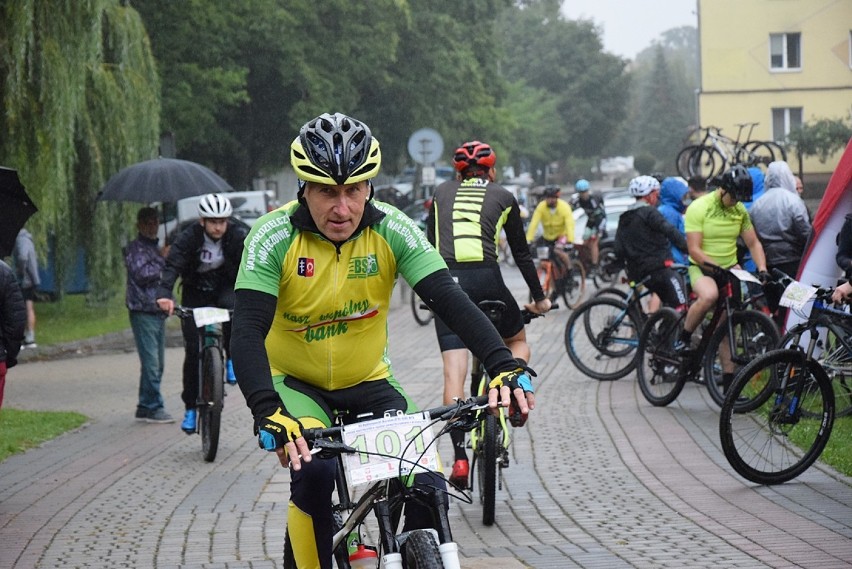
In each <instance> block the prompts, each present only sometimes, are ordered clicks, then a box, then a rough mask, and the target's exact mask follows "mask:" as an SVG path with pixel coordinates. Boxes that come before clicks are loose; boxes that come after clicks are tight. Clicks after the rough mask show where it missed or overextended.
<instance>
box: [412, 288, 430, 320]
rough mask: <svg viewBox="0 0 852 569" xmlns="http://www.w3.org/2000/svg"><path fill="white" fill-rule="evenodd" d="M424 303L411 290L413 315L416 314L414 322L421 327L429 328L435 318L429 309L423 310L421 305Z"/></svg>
mask: <svg viewBox="0 0 852 569" xmlns="http://www.w3.org/2000/svg"><path fill="white" fill-rule="evenodd" d="M422 302H423V301H422V300H420V297H419V296H417V293H416V292H414V289H412V290H411V313H412V314H414V320H415V322H417V323H418V324H420V325H421V326H427V325H428V324H429V322H431V321H432V319H433V318H434V317H435V315H434V314H432V311H431V310H429V309H428V308H421V307H420V304H421V303H422Z"/></svg>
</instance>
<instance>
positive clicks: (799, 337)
mask: <svg viewBox="0 0 852 569" xmlns="http://www.w3.org/2000/svg"><path fill="white" fill-rule="evenodd" d="M814 292H815V294H814V298H815V300H814V301H813V305H812V307H811V311H810V315H809V316H808V320H807V322H804V323H802V324H801V325H797V326H795V327H793V328H792V329H791V330H790V333H789V334H788V335H787V336H785V339H784V340H783V341H782V346H787V347H785V348H782V349H778V350H773V351H771V352H768V353H766V354H763V355H762V356H760V357H758V358H756V359H755V360H754V361H752V362H751V363H749V364H748V365H747V366H745V367H744V368H743V369H742V370H740V372H739V373H738V374H737V376H736V378H735V379H734V381H733V383H732V384H731V388H730V389H729V390H728V393H727V396H726V397H725V401H724V403H723V404H722V412H721V415H720V416H719V437H720V440H721V443H722V450H723V451H724V453H725V457H726V458H727V459H728V462H729V463H730V465H731V466H732V467H733V469H734V470H736V471H737V473H739V474H740V475H741V476H742V477H743V478H746V479H747V480H750V481H752V482H756V483H758V484H780V483H782V482H787V481H788V480H792V479H793V478H795V477H796V476H798V475H800V474H801V473H802V472H804V471H805V470H807V469H808V468H809V467H810V466H811V465H812V464H813V463H814V462H815V461H816V460H817V459H818V458H819V456H820V454H821V453H822V451H823V449H825V445H826V444H827V443H828V439H829V438H830V437H831V430H832V428H833V425H834V419H835V417H836V416H838V415H839V414H840V413H837V412H836V404H837V402H840V405H841V407H842V408H843V409H842V411H841V412H842V413H843V414H845V415H849V414H850V413H852V407H850V397H852V393H850V391H849V386H848V383H847V382H846V381H845V373H847V372H848V369H849V366H850V362H852V337H850V332H852V315H850V314H849V313H848V312H846V311H845V310H842V309H838V308H835V307H832V306H831V304H830V302H831V293H832V292H833V290H832V289H825V288H818V289H816V290H815V291H814ZM803 343H804V344H805V346H803V345H802V344H803Z"/></svg>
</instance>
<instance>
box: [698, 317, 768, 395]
mask: <svg viewBox="0 0 852 569" xmlns="http://www.w3.org/2000/svg"><path fill="white" fill-rule="evenodd" d="M731 326H732V328H733V331H734V341H733V342H732V348H733V353H732V354H731V356H732V357H731V360H732V363H733V366H734V370H733V371H734V374H735V375H736V373H737V372H738V371H739V370H740V369H742V368H743V367H744V366H745V365H746V364H747V363H749V362H750V361H752V360H753V359H754V358H756V357H757V356H759V355H761V354H765V353H766V352H768V351H769V350H773V349H775V347H776V346H778V342H779V341H780V335H779V334H778V328H777V327H776V326H775V323H774V322H772V319H771V318H769V317H768V316H767V315H766V314H763V313H762V312H757V311H755V310H741V311H737V312H734V313H733V314H732V315H731ZM727 341H728V326H727V323H724V322H723V323H722V324H720V325H719V327H718V328H717V329H716V330H715V331H714V332H713V336H712V337H711V338H710V343H709V344H708V345H707V355H706V356H705V358H704V379H705V380H706V383H707V392H708V393H709V394H710V398H711V399H713V401H715V402H716V405H719V406H721V405H722V402H723V401H724V400H725V392H726V390H727V387H726V386H725V385H724V384H723V382H722V360H721V357H720V356H719V349H720V347H721V346H722V342H727Z"/></svg>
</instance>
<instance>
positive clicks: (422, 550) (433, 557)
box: [402, 529, 444, 569]
mask: <svg viewBox="0 0 852 569" xmlns="http://www.w3.org/2000/svg"><path fill="white" fill-rule="evenodd" d="M402 558H403V560H404V561H405V569H444V563H443V561H441V551H440V550H439V549H438V544H437V543H436V542H435V537H434V536H433V535H432V533H431V532H430V531H429V530H424V529H418V530H414V531H412V532H411V533H409V534H408V536H407V537H406V538H405V542H404V543H403V544H402Z"/></svg>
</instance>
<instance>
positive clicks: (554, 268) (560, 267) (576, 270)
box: [534, 244, 586, 308]
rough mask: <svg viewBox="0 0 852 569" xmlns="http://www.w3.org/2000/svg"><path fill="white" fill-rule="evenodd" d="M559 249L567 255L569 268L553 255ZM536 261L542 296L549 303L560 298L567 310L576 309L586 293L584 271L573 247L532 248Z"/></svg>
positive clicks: (547, 246)
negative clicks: (569, 260) (548, 300)
mask: <svg viewBox="0 0 852 569" xmlns="http://www.w3.org/2000/svg"><path fill="white" fill-rule="evenodd" d="M555 247H559V248H560V249H561V250H562V251H564V252H565V253H567V254H568V255H569V259H571V266H570V267H566V266H565V264H564V261H562V259H560V257H559V255H556V254H554V253H553V251H554V248H555ZM534 252H535V258H536V259H537V267H536V270H537V271H538V280H539V282H541V288H542V290H544V295H545V296H546V297H547V298H549V299H550V300H551V301H555V300H556V299H557V298H559V297H560V296H561V297H562V300H563V301H564V302H565V305H566V306H567V307H568V308H575V307H577V306H578V305H579V304H580V302H582V301H583V295H584V294H585V293H586V269H585V268H584V267H583V264H582V263H581V262H580V261H579V259H577V253H576V251H575V250H574V246H573V245H555V244H554V245H542V246H538V247H534Z"/></svg>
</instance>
